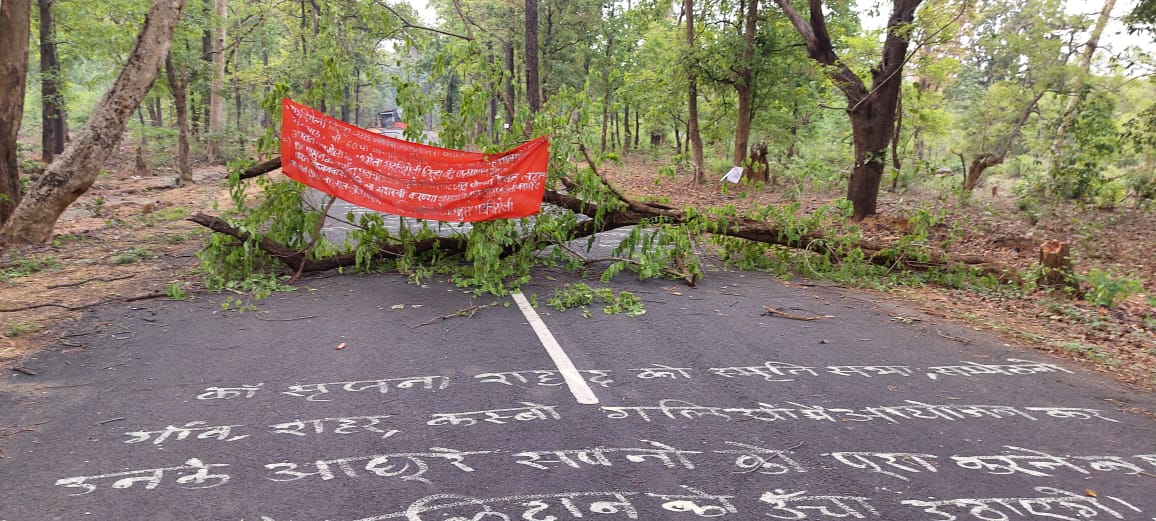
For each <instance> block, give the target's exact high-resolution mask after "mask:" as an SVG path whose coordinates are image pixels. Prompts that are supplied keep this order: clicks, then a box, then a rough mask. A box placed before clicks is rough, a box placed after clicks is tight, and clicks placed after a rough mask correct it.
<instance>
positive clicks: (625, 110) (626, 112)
mask: <svg viewBox="0 0 1156 521" xmlns="http://www.w3.org/2000/svg"><path fill="white" fill-rule="evenodd" d="M630 125H631V123H630V104H629V103H623V104H622V127H623V130H625V134H626V137H625V138H624V139H623V140H622V151H623V152H626V151H628V150H630V146H631V133H630Z"/></svg>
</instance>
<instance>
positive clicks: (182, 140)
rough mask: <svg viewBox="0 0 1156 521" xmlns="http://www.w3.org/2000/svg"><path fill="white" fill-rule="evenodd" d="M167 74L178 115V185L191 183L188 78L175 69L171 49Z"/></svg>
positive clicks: (174, 109)
mask: <svg viewBox="0 0 1156 521" xmlns="http://www.w3.org/2000/svg"><path fill="white" fill-rule="evenodd" d="M165 73H166V74H167V75H168V79H169V91H171V92H172V94H173V111H174V112H176V113H177V172H178V174H177V184H183V183H191V182H193V165H192V162H191V161H190V160H189V105H188V87H187V85H188V78H186V77H185V73H184V70H177V69H176V68H175V67H174V65H173V53H172V50H171V48H170V51H169V54H168V55H167V56H165Z"/></svg>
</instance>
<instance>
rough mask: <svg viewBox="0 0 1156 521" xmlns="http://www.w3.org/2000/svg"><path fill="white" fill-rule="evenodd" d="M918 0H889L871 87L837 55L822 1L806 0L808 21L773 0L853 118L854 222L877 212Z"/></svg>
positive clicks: (850, 194) (850, 187) (850, 192)
mask: <svg viewBox="0 0 1156 521" xmlns="http://www.w3.org/2000/svg"><path fill="white" fill-rule="evenodd" d="M687 1H690V0H687ZM922 1H923V0H892V7H891V16H890V17H889V18H888V20H887V36H886V38H885V39H884V41H883V52H882V59H881V60H880V62H879V64H878V65H877V66H876V67H874V68H872V69H871V76H872V77H871V89H870V90H868V89H867V86H866V85H865V84H864V83H863V79H862V78H860V77H859V76H858V75H856V74H855V72H854V71H852V70H851V68H850V67H848V66H847V64H846V62H844V61H843V60H841V59H840V58H839V56H838V55H836V54H835V50H834V46H833V45H832V43H831V36H830V34H828V32H827V22H826V20H825V19H824V17H823V0H810V3H809V8H810V20H809V21H808V20H806V19H804V18H803V17H802V15H800V14H799V13H798V11H796V10H795V8H794V7H793V6H792V5H791V3H790V0H775V3H776V4H778V5H779V9H782V11H783V14H785V15H786V16H787V18H788V19H790V20H791V25H793V26H794V27H795V31H796V32H798V33H799V36H801V37H802V38H803V43H804V44H806V46H807V55H808V56H810V57H811V59H813V60H815V61H817V62H819V63H820V64H822V65H825V66H826V67H824V74H826V75H827V77H828V78H830V79H831V81H832V82H833V83H834V84H835V86H837V87H838V88H839V90H841V91H843V96H844V97H845V98H846V99H847V115H848V117H849V118H850V120H851V139H852V142H853V143H854V148H855V165H854V167H853V168H852V170H851V181H850V182H849V183H848V184H847V199H848V200H849V201H851V205H852V218H853V219H854V220H856V221H858V220H861V219H863V218H864V217H866V216H868V215H874V214H875V204H876V202H877V200H878V198H879V183H880V182H881V181H882V180H883V167H884V165H885V162H886V160H887V144H888V143H889V142H890V141H891V136H892V133H893V132H894V130H895V128H894V125H895V110H896V107H897V104H898V100H899V90H900V88H901V87H902V82H903V74H902V72H903V64H904V63H905V60H906V58H907V44H908V38H909V37H910V35H911V31H910V29H909V27H910V25H911V23H912V22H914V20H915V10H916V8H918V7H919V4H920V3H921V2H922Z"/></svg>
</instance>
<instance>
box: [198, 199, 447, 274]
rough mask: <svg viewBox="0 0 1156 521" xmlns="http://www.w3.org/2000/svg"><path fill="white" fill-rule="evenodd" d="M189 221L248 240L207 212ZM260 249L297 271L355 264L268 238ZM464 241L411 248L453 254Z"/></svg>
mask: <svg viewBox="0 0 1156 521" xmlns="http://www.w3.org/2000/svg"><path fill="white" fill-rule="evenodd" d="M188 220H189V221H192V222H195V223H197V224H199V225H201V226H204V227H206V228H208V229H210V230H213V231H215V232H217V233H223V234H225V235H228V236H230V237H233V238H236V239H237V240H240V241H246V240H248V239H249V233H248V232H244V231H241V230H238V229H237V228H236V227H234V226H232V225H230V224H229V223H228V222H226V221H225V220H224V219H221V218H220V217H215V216H212V215H207V214H204V213H197V214H195V215H193V216H192V217H189V218H188ZM257 246H258V247H259V248H261V250H262V251H264V252H265V253H268V254H270V255H272V256H274V257H276V258H277V259H278V260H280V261H281V262H283V263H285V265H286V266H288V267H289V268H290V269H293V270H297V271H299V272H309V273H312V272H317V271H326V270H332V269H336V268H341V267H345V266H353V265H354V264H356V263H357V254H356V253H354V252H350V253H345V254H342V255H337V256H333V257H329V258H325V259H309V258H307V257H306V255H305V253H303V252H299V251H296V250H294V249H292V248H290V247H288V246H285V245H284V244H281V243H279V242H277V241H274V240H272V239H269V238H263V239H261V242H260V243H259V244H258V245H257ZM465 246H466V244H465V241H463V240H461V239H457V238H453V237H433V238H429V239H423V240H421V241H418V242H417V243H415V244H414V251H415V252H417V253H424V252H427V251H431V250H433V249H435V248H438V249H441V250H442V251H447V252H450V253H457V252H461V251H464V250H465ZM404 254H405V248H403V247H401V246H382V247H381V249H380V250H379V251H378V253H377V254H376V255H374V258H380V259H384V258H388V257H400V256H402V255H404Z"/></svg>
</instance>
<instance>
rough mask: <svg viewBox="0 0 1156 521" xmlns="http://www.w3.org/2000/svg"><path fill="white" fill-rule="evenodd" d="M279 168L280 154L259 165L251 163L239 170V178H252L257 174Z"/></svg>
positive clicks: (260, 174) (263, 173)
mask: <svg viewBox="0 0 1156 521" xmlns="http://www.w3.org/2000/svg"><path fill="white" fill-rule="evenodd" d="M278 168H281V156H277V157H274V158H273V159H270V160H268V161H265V162H264V163H261V164H259V165H253V166H251V167H249V168H247V169H246V170H245V171H244V172H241V175H240V179H252V178H254V177H257V176H262V175H265V174H268V173H269V172H272V171H274V170H277V169H278Z"/></svg>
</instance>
